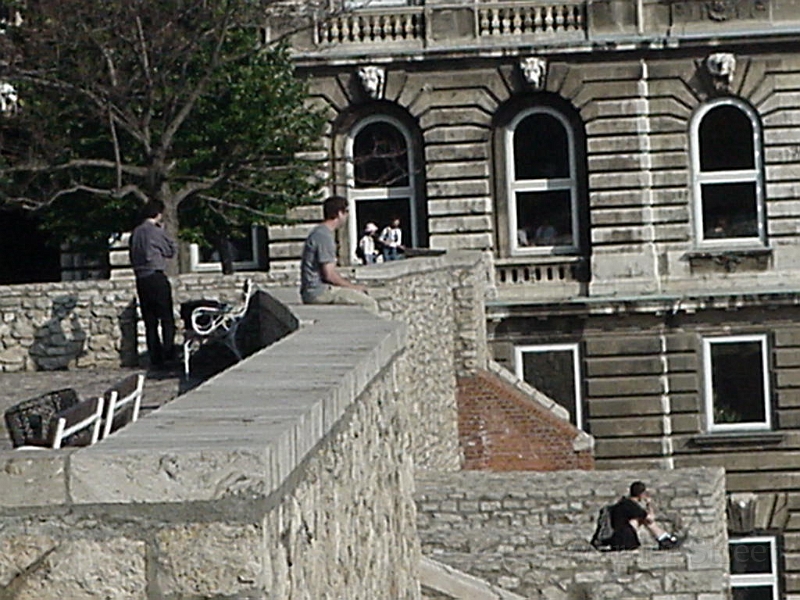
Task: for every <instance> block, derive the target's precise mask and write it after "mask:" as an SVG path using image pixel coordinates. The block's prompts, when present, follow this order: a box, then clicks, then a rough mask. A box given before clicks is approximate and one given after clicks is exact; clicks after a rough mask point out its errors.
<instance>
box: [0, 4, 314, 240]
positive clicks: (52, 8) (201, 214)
mask: <svg viewBox="0 0 800 600" xmlns="http://www.w3.org/2000/svg"><path fill="white" fill-rule="evenodd" d="M264 8H265V6H264V4H263V3H261V4H259V3H258V2H253V1H252V0H159V2H145V1H144V0H134V1H130V0H39V1H38V2H34V3H30V2H29V3H27V10H26V13H25V14H24V22H23V25H22V26H21V27H15V28H9V31H8V34H7V35H6V36H1V37H4V39H3V40H2V41H0V46H2V48H0V51H2V52H3V56H4V57H8V58H7V60H6V62H3V63H0V81H9V82H11V83H13V85H14V86H15V87H16V88H17V90H18V91H19V95H20V97H21V98H22V99H23V101H24V106H23V110H21V111H20V112H19V113H18V114H15V115H2V116H0V202H5V203H17V204H22V205H24V206H27V207H29V208H34V209H38V210H40V211H41V213H42V218H43V221H44V222H45V225H46V227H47V228H49V229H50V230H51V231H53V232H55V233H56V234H57V235H58V236H59V237H60V238H61V239H64V240H71V241H73V242H77V241H82V242H83V243H84V244H86V245H87V246H93V245H97V244H101V243H104V241H105V240H106V239H107V238H108V237H109V235H110V234H112V233H114V232H118V231H121V230H127V229H129V228H130V227H131V225H132V222H133V219H134V215H135V213H136V211H137V208H138V207H139V206H141V204H142V203H144V202H145V201H146V200H148V199H151V198H158V199H160V200H162V201H164V203H165V204H166V206H167V211H166V213H165V216H166V217H167V221H168V226H170V227H171V228H172V229H173V231H174V230H175V229H176V228H177V223H176V221H177V219H178V218H180V221H181V222H180V226H181V230H182V232H183V233H184V234H185V235H186V236H187V237H190V238H191V239H192V240H194V241H200V242H204V243H209V242H210V243H216V242H218V241H219V240H220V239H222V238H224V237H226V236H234V235H236V232H238V231H239V230H240V229H241V226H242V225H244V224H248V223H260V224H264V223H267V222H269V221H274V220H275V219H279V218H280V217H281V215H283V214H285V210H286V208H287V207H290V206H294V205H297V204H301V203H304V202H307V201H308V200H309V199H310V198H311V197H312V196H313V195H315V194H316V192H317V189H318V185H319V183H318V181H317V180H316V179H315V177H314V173H315V165H314V164H311V163H308V162H306V161H304V160H302V159H301V158H299V155H302V153H304V152H306V151H308V150H312V149H314V148H315V145H316V144H317V142H318V140H319V139H320V138H321V132H322V127H323V119H322V117H321V116H320V114H318V113H317V112H315V111H312V110H309V109H308V108H307V107H306V104H307V103H306V100H307V87H306V84H305V83H304V82H303V81H301V80H300V79H298V78H296V77H295V75H294V71H293V67H292V63H291V59H290V56H289V52H288V50H287V49H286V48H285V47H283V46H280V45H275V46H268V47H260V46H259V45H258V43H257V42H258V32H257V30H256V29H255V28H254V27H252V25H253V24H254V23H257V22H259V21H258V19H259V18H261V15H263V14H264ZM179 208H180V210H179ZM179 215H180V216H179Z"/></svg>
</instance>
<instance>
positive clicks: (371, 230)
mask: <svg viewBox="0 0 800 600" xmlns="http://www.w3.org/2000/svg"><path fill="white" fill-rule="evenodd" d="M377 232H378V226H377V225H375V223H367V225H366V227H364V235H363V236H362V237H361V239H360V240H358V257H359V258H360V259H361V262H363V263H364V264H365V265H371V264H374V263H375V259H376V258H377V256H378V252H377V250H376V249H375V234H376V233H377Z"/></svg>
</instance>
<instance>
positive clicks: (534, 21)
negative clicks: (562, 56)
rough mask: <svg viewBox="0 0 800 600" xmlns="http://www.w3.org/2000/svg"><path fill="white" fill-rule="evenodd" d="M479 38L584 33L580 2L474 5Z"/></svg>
mask: <svg viewBox="0 0 800 600" xmlns="http://www.w3.org/2000/svg"><path fill="white" fill-rule="evenodd" d="M476 10H477V12H478V16H477V21H478V35H479V36H509V35H513V36H519V35H527V34H536V33H560V32H570V31H579V32H585V30H586V6H585V4H584V3H583V2H572V3H563V4H542V3H540V2H536V3H533V2H526V3H520V2H492V3H491V4H477V5H476Z"/></svg>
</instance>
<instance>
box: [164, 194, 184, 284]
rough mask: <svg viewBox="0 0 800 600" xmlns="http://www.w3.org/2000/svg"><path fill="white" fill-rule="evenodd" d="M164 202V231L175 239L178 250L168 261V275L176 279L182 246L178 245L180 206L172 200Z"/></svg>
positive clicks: (168, 199)
mask: <svg viewBox="0 0 800 600" xmlns="http://www.w3.org/2000/svg"><path fill="white" fill-rule="evenodd" d="M162 201H163V202H164V217H163V218H164V229H166V231H167V235H169V237H171V238H172V239H173V241H174V242H175V246H176V248H177V250H176V254H175V257H174V258H172V259H171V260H168V261H167V275H169V276H170V277H174V276H175V275H177V274H178V273H179V272H180V268H179V265H180V245H179V244H178V206H177V205H176V204H175V201H174V200H173V199H172V198H169V197H168V198H163V199H162Z"/></svg>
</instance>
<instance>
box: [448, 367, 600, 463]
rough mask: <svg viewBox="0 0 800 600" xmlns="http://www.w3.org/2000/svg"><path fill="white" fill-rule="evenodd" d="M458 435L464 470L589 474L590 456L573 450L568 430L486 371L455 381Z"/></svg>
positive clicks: (570, 427) (569, 426)
mask: <svg viewBox="0 0 800 600" xmlns="http://www.w3.org/2000/svg"><path fill="white" fill-rule="evenodd" d="M458 434H459V441H460V444H461V450H462V452H463V453H464V469H467V470H483V471H559V470H564V469H583V470H592V469H594V457H593V456H592V453H591V451H588V450H587V451H582V452H576V451H574V450H573V449H572V440H573V439H574V438H575V436H576V435H577V434H578V430H577V429H576V428H575V427H574V426H573V425H572V424H570V423H568V422H566V421H563V420H561V419H559V418H558V417H557V416H556V415H554V414H553V413H551V412H550V411H549V410H547V409H546V408H544V407H542V406H541V405H539V404H538V403H537V402H535V401H533V400H531V399H530V398H528V397H527V395H526V394H524V393H523V392H521V391H520V390H518V389H517V388H515V387H513V386H512V385H510V384H508V383H506V382H505V381H503V380H502V379H500V378H499V377H496V376H495V375H493V374H492V373H489V372H487V371H479V372H478V374H477V375H475V376H474V377H462V378H459V380H458Z"/></svg>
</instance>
